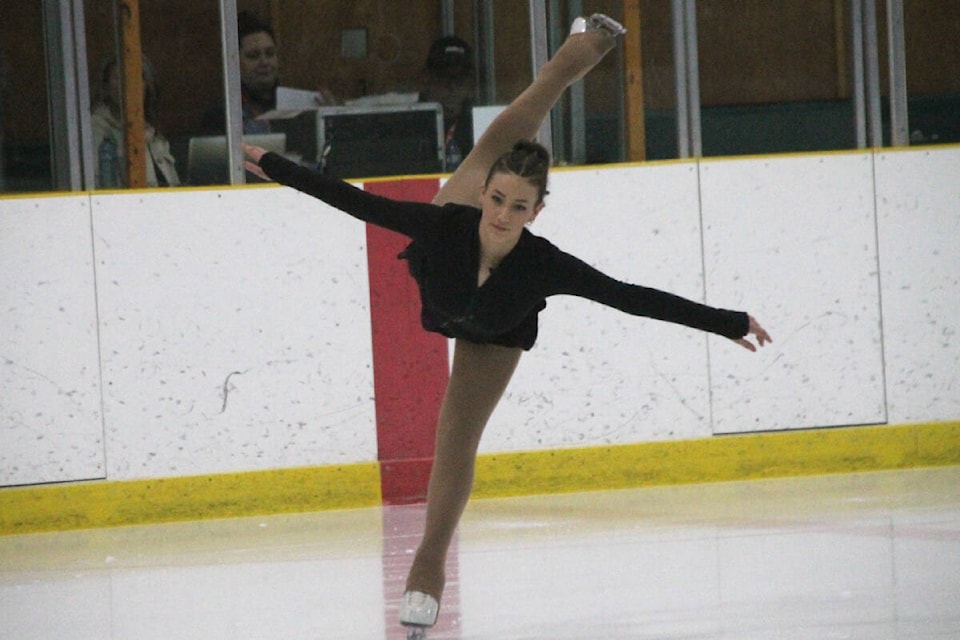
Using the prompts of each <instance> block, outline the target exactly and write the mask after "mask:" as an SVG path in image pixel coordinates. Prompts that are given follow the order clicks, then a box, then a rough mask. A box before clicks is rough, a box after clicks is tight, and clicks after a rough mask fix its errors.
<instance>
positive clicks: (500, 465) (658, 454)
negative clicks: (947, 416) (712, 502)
mask: <svg viewBox="0 0 960 640" xmlns="http://www.w3.org/2000/svg"><path fill="white" fill-rule="evenodd" d="M940 465H960V422H949V423H935V424H918V425H909V426H902V427H889V426H880V427H844V428H830V429H816V430H802V431H786V432H777V433H762V434H749V435H731V436H718V437H714V438H707V439H700V440H686V441H670V442H647V443H641V444H634V445H617V446H610V447H585V448H580V449H561V450H554V451H536V452H522V453H506V454H495V455H483V456H480V458H479V459H478V460H477V472H476V481H475V484H474V491H473V497H475V498H492V497H504V496H515V495H525V494H537V493H561V492H571V491H592V490H598V489H623V488H628V487H642V486H650V485H661V484H682V483H696V482H719V481H725V480H751V479H759V478H773V477H783V476H799V475H815V474H826V473H851V472H858V471H880V470H885V469H904V468H910V467H924V466H940Z"/></svg>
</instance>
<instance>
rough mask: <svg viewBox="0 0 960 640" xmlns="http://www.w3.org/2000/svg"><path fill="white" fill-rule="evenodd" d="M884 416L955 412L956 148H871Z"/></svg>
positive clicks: (935, 416) (958, 369)
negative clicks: (884, 150) (877, 234)
mask: <svg viewBox="0 0 960 640" xmlns="http://www.w3.org/2000/svg"><path fill="white" fill-rule="evenodd" d="M876 166H877V171H876V174H877V177H876V180H877V210H878V220H879V229H880V281H881V283H882V285H883V331H884V336H885V338H886V339H885V340H884V354H885V359H886V371H887V376H886V377H887V403H888V408H889V412H890V421H891V422H894V423H898V422H925V421H933V420H942V419H943V417H944V416H952V417H954V418H956V417H958V416H960V382H958V378H960V148H956V147H954V148H950V149H937V150H932V149H928V150H917V151H896V152H890V153H880V154H877V160H876Z"/></svg>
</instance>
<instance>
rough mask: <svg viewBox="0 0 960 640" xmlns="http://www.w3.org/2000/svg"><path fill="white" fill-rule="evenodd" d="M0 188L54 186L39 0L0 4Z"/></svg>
mask: <svg viewBox="0 0 960 640" xmlns="http://www.w3.org/2000/svg"><path fill="white" fill-rule="evenodd" d="M0 43H2V45H0V46H2V48H0V142H2V151H3V152H2V154H0V191H3V192H22V191H47V190H51V189H52V188H53V171H52V163H51V153H50V149H51V143H50V116H49V111H48V107H47V105H48V93H47V85H46V79H45V74H44V73H43V72H42V70H43V69H44V68H45V67H46V57H45V53H44V26H43V3H41V2H2V3H0Z"/></svg>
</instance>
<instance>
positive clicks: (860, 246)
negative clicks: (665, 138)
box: [700, 153, 886, 433]
mask: <svg viewBox="0 0 960 640" xmlns="http://www.w3.org/2000/svg"><path fill="white" fill-rule="evenodd" d="M700 167H701V169H700V175H701V185H700V186H701V194H702V197H701V203H702V209H703V225H704V259H705V263H706V274H707V275H706V279H707V303H708V304H711V305H714V306H727V307H729V308H734V309H743V310H746V311H747V312H749V313H751V314H752V315H753V316H755V317H756V318H757V320H758V321H760V322H761V323H762V324H763V326H764V328H766V329H767V330H768V331H769V332H770V334H771V336H772V337H773V340H774V342H773V344H772V345H770V346H769V347H767V348H765V349H763V350H761V351H760V352H759V353H758V354H750V353H748V352H746V351H744V352H742V353H738V352H736V351H733V350H731V346H730V343H729V342H728V341H726V340H725V339H723V338H715V337H714V336H711V337H710V375H711V381H712V391H713V395H712V398H713V417H714V429H715V432H716V433H735V432H748V431H755V430H776V429H798V428H805V427H823V426H839V425H859V424H871V423H882V422H884V421H885V420H886V410H885V406H884V389H883V357H882V348H881V334H880V331H881V322H880V301H879V283H878V278H877V247H876V231H875V209H874V199H873V157H872V154H869V153H863V154H835V155H829V156H802V157H799V156H793V157H783V158H758V159H744V160H720V161H712V162H711V161H704V162H701V164H700Z"/></svg>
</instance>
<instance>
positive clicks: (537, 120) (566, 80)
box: [433, 29, 616, 208]
mask: <svg viewBox="0 0 960 640" xmlns="http://www.w3.org/2000/svg"><path fill="white" fill-rule="evenodd" d="M615 42H616V40H615V38H614V36H612V35H611V34H610V33H609V32H607V31H604V30H602V29H601V30H595V31H587V32H585V33H577V34H573V35H571V36H569V37H567V39H566V41H564V43H563V45H561V47H560V48H559V49H558V50H557V52H556V53H555V54H554V56H553V57H552V58H551V59H550V60H549V61H548V62H547V63H546V64H544V65H543V67H542V68H541V69H540V73H539V74H538V75H537V77H536V78H535V79H534V81H533V83H532V84H531V85H530V86H529V87H527V89H526V90H524V92H523V93H521V94H520V95H519V96H517V98H516V99H515V100H514V101H513V102H511V103H510V105H509V106H508V107H507V108H506V109H504V110H503V112H502V113H500V115H499V116H497V118H495V119H494V120H493V122H491V123H490V126H489V127H487V130H486V132H484V134H483V135H482V136H481V137H480V140H478V141H477V144H476V145H475V146H474V147H473V150H472V151H470V153H469V154H467V157H466V158H465V159H464V161H463V163H462V164H461V165H460V166H459V167H458V168H457V170H456V172H455V173H454V174H453V175H452V176H450V179H449V180H447V182H446V184H444V186H443V187H442V188H441V189H440V191H439V192H438V193H437V196H436V197H435V198H434V199H433V202H434V203H435V204H439V205H443V204H446V203H448V202H456V203H458V204H466V205H470V206H474V207H478V208H479V207H480V190H481V189H482V187H483V181H484V180H485V179H486V177H487V172H488V171H489V170H490V167H491V166H492V165H493V163H494V162H495V161H496V159H497V158H499V157H500V156H501V155H503V154H504V153H506V152H507V151H510V149H512V148H513V145H514V144H515V143H516V142H517V141H518V140H531V139H533V138H534V137H535V136H536V134H537V131H539V129H540V126H541V125H542V124H543V122H544V120H545V119H546V117H547V115H549V113H550V109H552V108H553V105H554V104H555V103H556V102H557V100H558V99H559V98H560V96H561V95H562V94H563V92H564V91H565V90H566V88H567V87H569V86H570V85H571V84H573V83H574V82H576V81H577V80H579V79H580V78H582V77H583V76H584V75H586V73H587V72H588V71H590V69H592V68H593V67H595V66H596V65H597V63H598V62H600V60H602V59H603V56H604V55H606V54H607V52H608V51H610V50H611V49H612V48H613V46H614V44H615Z"/></svg>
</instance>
